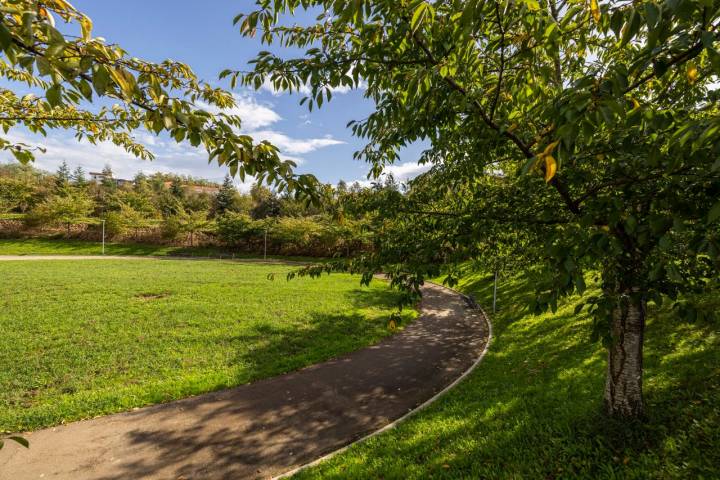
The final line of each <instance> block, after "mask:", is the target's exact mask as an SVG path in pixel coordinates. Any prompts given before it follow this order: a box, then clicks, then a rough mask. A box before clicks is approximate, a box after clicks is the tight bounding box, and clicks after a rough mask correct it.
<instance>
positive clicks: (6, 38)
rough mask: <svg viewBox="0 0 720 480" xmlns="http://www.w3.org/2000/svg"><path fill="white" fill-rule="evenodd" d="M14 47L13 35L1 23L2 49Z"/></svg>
mask: <svg viewBox="0 0 720 480" xmlns="http://www.w3.org/2000/svg"><path fill="white" fill-rule="evenodd" d="M10 45H12V34H11V33H10V30H8V29H7V27H6V26H5V25H4V24H3V23H2V22H0V49H2V50H7V48H8V47H9V46H10Z"/></svg>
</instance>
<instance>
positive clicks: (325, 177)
mask: <svg viewBox="0 0 720 480" xmlns="http://www.w3.org/2000/svg"><path fill="white" fill-rule="evenodd" d="M72 3H73V5H74V6H75V7H76V8H78V9H79V10H80V11H82V12H84V13H85V14H87V15H88V16H89V17H90V18H91V19H92V20H93V22H94V31H93V33H94V35H96V36H102V37H104V38H106V39H107V41H108V42H112V43H119V44H120V45H122V46H123V47H124V48H125V49H126V50H127V51H128V52H129V53H130V54H131V55H133V56H137V57H140V58H144V59H148V60H153V61H160V60H164V59H166V58H171V59H173V60H178V61H182V62H184V63H187V64H189V65H190V66H191V67H192V68H193V70H194V71H195V73H196V74H197V75H198V76H199V77H201V78H203V79H205V80H207V81H210V82H213V83H218V80H217V78H218V74H219V72H220V71H222V70H223V69H225V68H235V69H244V68H247V62H248V61H249V60H250V59H252V58H253V57H254V55H255V53H256V52H257V51H258V50H260V49H264V50H268V49H270V50H273V48H268V46H262V45H261V44H260V43H259V41H257V40H254V39H247V38H243V37H242V36H240V34H239V33H238V31H237V29H236V28H235V27H234V26H233V25H232V19H233V17H234V16H235V15H236V14H237V13H240V12H249V11H252V10H253V8H254V2H253V1H251V0H209V1H205V2H197V1H192V0H142V1H141V0H124V1H123V2H110V1H98V0H75V1H73V2H72ZM307 15H308V14H301V15H300V16H298V17H297V18H296V19H288V21H290V22H292V21H298V22H299V23H303V21H306V20H307ZM313 16H314V15H313ZM274 51H276V52H278V53H285V54H286V55H290V54H293V53H297V52H283V51H282V50H277V49H275V50H274ZM218 85H221V86H224V87H227V85H223V84H221V83H218ZM234 93H235V94H236V95H237V99H238V104H239V105H238V108H237V111H236V113H238V114H239V115H240V116H241V117H242V118H243V121H244V130H245V131H246V132H248V133H249V134H251V135H252V136H253V137H255V138H257V139H267V140H269V141H271V142H273V143H274V144H275V145H277V146H278V147H279V148H280V149H281V152H282V154H283V155H284V156H285V157H288V158H291V159H293V160H295V161H296V162H297V163H298V164H299V167H298V171H299V172H309V173H313V174H315V175H316V176H317V177H318V178H319V179H320V180H321V181H323V182H329V183H336V182H337V181H338V180H340V179H344V180H346V181H355V180H361V181H362V180H365V178H366V173H367V171H368V168H367V165H366V164H364V163H363V162H360V161H356V160H353V159H352V154H353V152H355V151H356V150H358V149H359V148H360V147H361V146H362V145H363V141H362V140H361V139H356V138H354V137H352V135H351V132H350V131H349V130H348V129H347V128H346V127H345V126H346V124H347V123H348V121H350V120H353V119H361V118H364V117H365V116H367V115H368V114H369V113H370V112H371V111H372V103H371V102H370V101H369V100H367V99H365V98H363V95H362V91H347V92H343V91H338V92H336V95H334V97H333V101H332V102H330V103H329V104H327V105H326V106H324V107H323V108H322V109H321V110H319V111H317V110H313V112H308V110H307V108H306V107H304V106H300V105H299V104H298V102H299V100H300V98H302V95H289V94H278V92H273V91H272V89H271V88H263V89H261V90H259V91H255V90H249V89H244V88H237V89H236V90H235V91H234ZM10 137H11V138H13V139H15V140H25V141H28V140H29V141H34V142H35V143H37V144H42V145H44V146H45V147H46V148H47V149H48V152H47V154H45V155H42V156H38V159H37V161H36V163H37V166H38V167H41V168H44V169H47V170H55V169H56V168H57V166H58V165H59V164H60V162H62V161H63V160H66V161H67V162H68V163H69V164H70V167H71V168H74V167H75V166H77V165H82V166H83V168H85V169H86V170H97V169H100V168H102V166H103V165H105V164H110V165H111V166H112V167H113V170H114V171H115V172H116V176H119V177H130V176H132V175H133V174H134V173H135V172H137V171H138V170H143V171H145V172H148V173H149V172H155V171H165V172H176V173H180V174H189V175H194V176H200V177H204V178H208V179H211V180H220V179H222V177H223V176H224V175H225V173H226V170H225V169H223V168H220V167H217V166H215V165H208V163H207V156H206V155H205V154H204V152H202V151H198V150H195V149H193V148H192V147H191V146H189V145H177V144H173V142H171V141H168V140H167V139H165V138H163V137H161V138H153V137H151V136H150V135H146V134H142V133H140V134H139V136H138V139H139V140H141V141H143V142H144V143H146V144H147V145H148V146H149V147H150V149H151V150H152V151H153V153H155V154H156V156H157V158H156V160H154V161H152V162H147V161H142V160H138V159H134V158H132V157H131V156H129V155H127V154H126V153H125V152H123V151H122V150H121V149H119V148H117V147H115V146H114V145H100V146H93V145H89V144H80V145H78V144H77V142H75V140H74V139H73V138H72V136H71V135H68V134H67V133H66V132H62V131H53V132H51V133H49V135H48V137H47V138H41V137H39V138H38V137H32V136H30V135H29V134H28V133H27V132H25V131H23V130H21V129H16V130H14V131H11V135H10ZM420 151H421V147H420V146H419V145H415V146H411V147H409V148H408V149H406V150H405V151H404V152H403V153H402V159H401V162H400V163H399V164H397V165H395V166H393V167H391V171H392V172H393V173H394V174H395V175H396V176H397V177H399V178H407V177H409V176H413V175H415V174H417V173H419V171H421V170H422V168H420V167H418V166H417V164H416V163H415V160H416V159H417V158H418V157H419V153H420ZM243 187H244V188H247V187H248V185H247V184H246V185H244V186H243Z"/></svg>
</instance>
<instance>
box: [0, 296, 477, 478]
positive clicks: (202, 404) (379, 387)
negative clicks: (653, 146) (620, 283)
mask: <svg viewBox="0 0 720 480" xmlns="http://www.w3.org/2000/svg"><path fill="white" fill-rule="evenodd" d="M423 295H424V298H423V301H422V303H421V305H420V308H421V316H420V318H418V319H417V320H416V321H415V322H413V323H412V324H411V325H409V326H408V327H407V328H406V329H405V330H404V331H403V332H401V333H399V334H397V335H394V336H392V337H389V338H387V339H385V340H384V341H382V342H381V343H379V344H378V345H375V346H372V347H368V348H365V349H362V350H359V351H356V352H353V353H351V354H348V355H345V356H342V357H339V358H337V359H334V360H330V361H327V362H324V363H321V364H318V365H314V366H312V367H308V368H305V369H303V370H300V371H297V372H294V373H291V374H288V375H283V376H280V377H275V378H271V379H267V380H262V381H259V382H256V383H253V384H250V385H243V386H240V387H237V388H234V389H230V390H225V391H221V392H215V393H210V394H206V395H201V396H197V397H194V398H189V399H185V400H180V401H177V402H172V403H168V404H164V405H158V406H154V407H148V408H144V409H140V410H137V411H134V412H129V413H123V414H118V415H111V416H107V417H103V418H98V419H94V420H88V421H83V422H77V423H73V424H69V425H66V426H61V427H57V428H52V429H47V430H41V431H37V432H33V433H30V434H27V438H28V440H29V441H30V442H31V448H30V449H29V450H24V449H20V448H14V447H13V446H10V447H6V449H5V450H4V451H3V454H2V455H0V478H1V479H13V480H22V479H31V478H32V479H36V478H46V479H47V478H55V479H66V478H67V479H96V480H98V479H102V480H109V479H117V478H163V479H165V478H173V479H178V478H184V479H188V480H189V479H194V478H202V479H208V478H266V477H270V476H273V475H276V474H279V473H281V472H283V471H287V470H289V469H290V468H292V467H295V466H297V465H300V464H304V463H307V462H309V461H311V460H313V459H315V458H318V457H320V456H322V455H323V454H326V453H328V452H330V451H333V450H335V449H337V448H339V447H341V446H344V445H346V444H348V443H350V442H352V441H353V440H356V439H358V438H360V437H362V436H364V435H366V434H367V433H369V432H371V431H374V430H377V429H378V428H380V427H382V426H384V425H386V424H387V423H389V422H391V421H392V420H394V419H396V418H399V417H400V416H402V415H404V414H405V413H407V412H408V411H409V410H412V409H413V408H415V407H417V406H418V405H420V404H421V403H423V402H424V401H425V400H427V399H428V398H430V397H432V396H433V395H434V394H435V393H436V392H437V391H439V390H441V389H442V388H444V387H445V386H446V385H448V384H449V383H451V382H452V381H453V380H454V379H455V378H457V377H459V376H460V375H461V374H462V373H463V372H464V371H465V370H467V369H468V368H469V367H470V366H471V365H472V364H473V363H474V361H475V359H476V358H477V357H478V355H479V354H480V352H481V351H482V349H483V347H484V345H485V343H486V342H487V336H488V326H487V322H486V320H485V319H484V318H483V316H482V313H480V312H479V311H476V310H467V309H466V307H465V303H464V301H463V300H462V298H461V297H460V296H459V295H457V294H455V293H453V292H451V291H450V290H447V289H445V288H443V287H439V286H436V285H426V286H425V287H423Z"/></svg>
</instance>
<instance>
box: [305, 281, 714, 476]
mask: <svg viewBox="0 0 720 480" xmlns="http://www.w3.org/2000/svg"><path fill="white" fill-rule="evenodd" d="M491 287H492V279H491V278H490V277H488V276H484V275H470V276H468V277H466V278H465V279H464V281H463V282H462V284H461V285H460V288H461V289H462V290H464V291H466V292H473V293H475V294H476V295H477V296H478V301H479V302H480V303H481V304H483V305H486V306H487V305H491V291H492V290H491ZM531 292H532V282H531V281H529V280H525V279H522V278H514V279H510V280H507V281H505V282H502V284H501V286H500V307H501V309H500V311H499V312H498V313H497V314H496V315H495V316H494V317H493V328H494V335H495V337H494V339H493V342H492V344H491V346H490V350H489V352H488V354H487V356H486V357H485V359H484V360H483V361H482V362H481V364H480V365H479V366H478V368H477V369H476V370H475V371H474V372H473V373H472V374H471V375H470V376H469V378H468V379H467V380H466V381H464V382H462V383H461V384H460V385H459V386H458V387H457V388H455V389H454V390H452V391H450V392H449V393H448V394H447V395H446V396H445V397H443V398H442V399H441V400H440V401H439V402H438V403H436V404H434V405H433V406H432V407H430V408H429V409H428V410H425V411H424V412H422V413H420V414H418V416H416V417H413V418H412V419H410V420H409V421H407V422H405V423H403V424H401V425H400V426H399V427H398V428H397V429H394V430H391V431H390V432H388V433H385V434H383V435H380V436H378V437H375V438H373V439H372V440H370V441H368V442H366V443H363V444H360V445H357V446H354V447H352V448H350V449H349V450H347V451H346V452H344V453H342V454H340V455H338V456H336V457H334V458H332V459H331V460H329V461H327V462H324V463H322V464H320V465H319V466H317V467H314V468H311V469H309V470H306V471H303V472H301V473H299V474H298V475H297V476H296V477H294V478H297V479H367V478H375V479H381V478H382V479H429V478H433V479H494V478H497V479H525V478H533V479H535V478H538V479H575V478H583V479H596V478H599V479H626V478H627V479H648V478H652V479H689V478H704V479H711V478H720V348H719V347H720V328H719V326H718V325H717V324H709V323H695V324H687V323H680V322H678V321H676V320H673V319H672V318H673V317H672V315H671V313H670V312H669V311H668V310H661V311H658V309H657V308H652V309H651V311H650V312H649V313H650V316H651V320H650V322H649V325H648V329H647V338H646V350H645V367H646V370H645V374H646V377H645V379H646V381H645V394H646V400H647V407H648V418H647V420H646V421H645V422H638V423H631V422H613V421H609V420H608V419H607V418H606V417H605V416H604V415H603V413H602V390H603V385H604V374H605V367H606V360H605V351H604V349H603V348H602V346H601V345H600V344H599V343H596V342H592V341H591V340H590V320H589V319H588V318H587V316H585V315H580V316H576V315H574V314H573V304H574V303H573V302H567V303H566V304H564V305H563V306H562V307H561V308H560V310H559V311H558V312H557V314H556V315H551V314H547V315H543V316H539V317H536V316H532V315H528V314H527V312H526V311H525V310H524V309H523V308H522V307H523V305H525V304H526V303H525V302H526V299H527V297H528V295H530V294H531ZM706 301H707V303H708V306H709V307H711V308H712V307H713V306H714V307H715V308H718V307H720V300H718V297H717V296H716V297H713V298H708V299H706Z"/></svg>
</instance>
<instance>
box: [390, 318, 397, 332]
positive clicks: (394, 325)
mask: <svg viewBox="0 0 720 480" xmlns="http://www.w3.org/2000/svg"><path fill="white" fill-rule="evenodd" d="M388 328H389V329H390V330H395V329H396V328H397V324H396V323H395V320H390V323H388Z"/></svg>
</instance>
